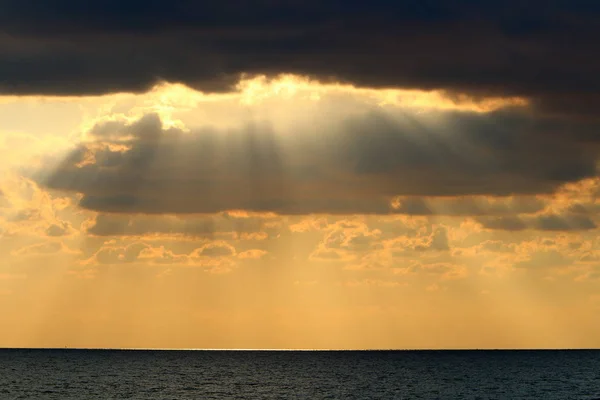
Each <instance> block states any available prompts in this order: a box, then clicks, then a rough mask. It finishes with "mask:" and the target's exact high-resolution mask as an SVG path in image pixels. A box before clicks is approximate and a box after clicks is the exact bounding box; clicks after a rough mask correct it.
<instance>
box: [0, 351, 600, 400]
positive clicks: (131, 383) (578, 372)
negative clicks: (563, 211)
mask: <svg viewBox="0 0 600 400" xmlns="http://www.w3.org/2000/svg"><path fill="white" fill-rule="evenodd" d="M275 398H277V399H281V398H298V399H542V400H553V399H561V400H564V399H600V351H591V350H579V351H577V350H573V351H280V352H279V351H138V350H136V351H131V350H124V351H119V350H21V349H19V350H17V349H13V350H11V349H5V350H0V399H275Z"/></svg>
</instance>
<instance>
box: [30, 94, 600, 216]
mask: <svg viewBox="0 0 600 400" xmlns="http://www.w3.org/2000/svg"><path fill="white" fill-rule="evenodd" d="M333 100H334V99H329V100H328V101H333ZM316 116H318V117H320V115H318V114H317V115H316ZM325 122H327V123H325ZM163 125H164V124H163V122H162V121H161V119H160V117H159V116H158V115H156V114H147V115H145V116H143V117H142V118H140V119H138V120H137V121H133V122H128V121H126V120H113V121H104V122H100V123H98V124H97V125H96V126H94V127H93V128H92V129H91V130H90V132H89V134H88V139H87V141H85V142H83V143H82V144H81V145H80V146H79V147H78V148H77V149H75V150H74V151H73V152H72V153H71V154H70V155H69V156H68V157H67V158H66V159H65V160H64V161H63V163H62V164H61V165H60V166H59V167H58V168H57V169H56V170H54V171H53V172H52V173H50V174H48V173H46V172H44V173H38V174H37V175H36V179H37V180H38V181H40V182H43V184H44V185H46V186H47V187H49V188H52V189H59V190H66V191H72V192H77V193H81V194H83V197H82V198H81V200H80V203H79V205H80V206H81V207H83V208H86V209H90V210H94V211H99V212H105V213H144V214H164V213H169V214H192V213H204V214H207V213H217V212H222V211H226V210H232V209H242V210H249V211H253V212H274V213H278V214H309V213H329V214H355V213H360V214H390V213H407V214H421V215H422V214H428V213H436V212H439V213H440V214H447V215H468V214H471V215H485V214H506V213H511V212H512V213H517V214H518V213H521V212H525V213H531V212H535V211H538V210H539V209H540V208H541V207H542V206H543V202H541V201H539V200H537V199H535V198H532V197H531V195H534V194H539V193H552V192H553V191H555V190H556V189H557V188H559V187H560V186H561V185H564V184H565V183H569V182H577V181H579V180H582V179H584V178H588V177H594V176H596V173H597V172H596V157H597V151H594V150H593V149H592V148H590V147H588V146H585V145H583V144H579V143H578V142H576V141H573V140H571V139H570V138H568V137H567V136H564V135H562V136H561V135H547V134H546V133H545V131H544V129H545V122H543V121H542V122H539V121H536V120H535V119H532V118H531V116H530V115H529V114H528V113H527V112H525V111H523V110H520V109H512V108H511V109H503V110H498V111H493V112H489V113H476V112H466V111H431V112H430V113H429V114H426V115H419V114H414V113H413V112H409V111H407V110H404V109H402V108H373V107H371V106H368V105H362V106H361V108H358V109H355V110H354V112H350V111H348V112H347V113H346V112H343V113H342V114H341V115H338V116H337V117H336V118H335V119H333V120H330V121H323V123H321V122H320V121H315V125H314V126H312V128H311V129H309V128H310V127H307V129H308V130H304V129H302V131H294V127H293V126H292V127H289V128H288V129H290V130H291V132H285V133H284V132H280V131H277V130H275V127H274V126H273V125H272V124H270V123H268V122H264V123H256V122H255V123H249V124H247V125H246V126H242V127H239V128H238V129H227V130H226V129H218V128H211V127H208V126H206V127H198V128H193V129H191V130H190V131H189V132H188V131H184V130H181V129H178V128H174V127H170V128H167V127H163ZM296 129H300V128H296ZM540 144H543V146H540ZM117 145H118V146H117ZM115 146H117V147H115ZM90 153H91V154H92V155H93V157H92V158H91V161H89V160H88V161H86V162H85V163H83V161H84V160H86V157H88V156H86V155H88V154H90ZM515 195H520V196H521V197H519V196H517V197H513V198H507V199H496V200H494V199H485V198H484V197H482V196H515ZM397 196H402V197H401V198H400V200H398V198H397ZM429 196H437V197H439V198H437V199H430V200H427V199H422V198H423V197H429ZM448 196H480V197H478V198H472V199H469V198H466V199H465V198H463V199H454V200H448V199H443V197H448ZM528 196H529V197H528ZM394 199H396V200H394ZM394 201H396V202H395V203H394ZM394 204H396V205H397V208H394V207H393V205H394Z"/></svg>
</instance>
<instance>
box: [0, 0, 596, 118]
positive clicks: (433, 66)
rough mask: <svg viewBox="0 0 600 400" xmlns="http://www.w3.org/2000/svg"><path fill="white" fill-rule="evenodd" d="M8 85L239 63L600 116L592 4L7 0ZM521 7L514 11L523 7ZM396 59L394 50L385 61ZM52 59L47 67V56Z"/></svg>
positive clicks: (121, 85)
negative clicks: (521, 99)
mask: <svg viewBox="0 0 600 400" xmlns="http://www.w3.org/2000/svg"><path fill="white" fill-rule="evenodd" d="M0 7H1V8H2V11H3V12H2V15H1V16H0V27H1V29H0V55H1V56H0V77H2V79H1V80H0V88H1V90H2V91H3V92H4V93H18V94H24V93H45V94H81V93H96V94H99V93H106V92H115V91H143V90H145V89H147V88H149V87H150V86H152V85H153V84H154V83H156V82H157V81H158V80H161V79H164V80H169V81H173V82H184V83H186V84H188V85H191V86H194V87H197V88H201V89H204V90H216V91H225V90H227V89H228V88H229V87H230V86H231V84H232V83H233V82H235V80H236V79H237V77H238V76H239V75H240V74H241V73H250V74H256V73H263V74H273V73H279V72H289V73H297V74H303V75H310V76H315V77H320V78H322V79H325V78H329V77H334V78H335V79H338V80H341V81H347V82H353V83H355V84H359V85H364V86H372V87H394V86H395V87H413V88H415V87H416V88H426V89H428V88H435V89H446V90H450V91H458V92H465V91H467V92H468V91H470V92H474V93H483V94H489V93H496V94H497V93H501V94H506V93H508V94H518V95H523V96H527V97H532V98H534V99H536V101H537V103H538V104H539V105H540V106H542V107H545V108H547V109H548V110H551V111H560V112H567V113H578V114H589V115H594V114H595V113H596V111H597V107H598V100H599V96H598V94H597V93H598V88H599V87H600V80H599V79H600V78H599V77H598V75H597V73H596V71H597V70H598V67H599V63H600V59H599V58H598V57H595V56H594V55H595V49H596V42H595V40H594V38H595V37H597V36H598V35H599V34H600V28H599V27H598V24H597V18H598V15H599V14H600V9H599V7H598V6H597V5H596V4H595V3H594V2H571V1H566V0H558V1H554V2H552V5H551V6H548V4H547V2H545V1H542V0H534V1H529V2H527V3H524V2H517V1H516V0H508V1H506V0H505V1H499V0H493V1H486V2H476V1H464V2H461V3H460V4H459V3H453V4H449V3H448V2H446V1H442V0H431V1H427V2H426V3H421V2H409V1H402V2H388V1H383V0H375V1H370V2H368V3H365V2H362V1H345V2H343V3H340V2H323V1H318V0H308V1H301V2H300V1H292V2H283V3H278V4H274V3H273V2H271V1H266V0H263V1H258V2H252V4H251V5H250V4H248V5H241V4H237V3H236V4H235V7H234V6H233V5H232V4H231V2H220V3H210V5H208V4H204V3H199V2H192V1H184V2H168V1H153V2H142V1H139V0H129V1H112V0H111V1H103V2H80V1H76V0H66V1H61V2H60V3H54V2H53V3H48V2H44V1H42V0H22V1H17V0H3V1H2V2H0ZM515 10H516V11H515ZM382 60H385V62H382ZM40 65H43V66H44V68H39V66H40Z"/></svg>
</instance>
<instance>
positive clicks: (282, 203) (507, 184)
mask: <svg viewBox="0 0 600 400" xmlns="http://www.w3.org/2000/svg"><path fill="white" fill-rule="evenodd" d="M0 9H2V10H3V11H2V13H1V14H0V254H2V257H1V258H0V322H1V325H2V329H0V347H85V348H96V347H101V348H107V347H110V348H115V347H116V348H195V349H203V348H211V349H215V348H225V349H240V348H243V349H250V348H252V349H266V348H269V349H331V348H333V349H424V348H427V349H443V348H597V347H600V318H598V316H599V315H600V235H599V230H598V226H599V224H600V176H599V175H598V171H599V166H600V164H599V159H600V157H599V156H600V152H599V150H600V136H598V132H599V128H600V114H599V112H598V111H599V110H600V95H599V94H598V93H600V74H598V73H597V71H598V70H600V58H599V57H598V56H597V43H596V42H597V41H596V38H597V37H599V36H600V5H599V4H598V3H597V2H595V1H584V0H570V1H560V0H547V1H541V0H540V1H538V0H534V1H529V2H517V1H512V0H505V1H495V0H490V1H485V2H482V1H472V0H462V1H456V2H447V1H441V0H421V1H397V2H388V1H379V0H372V1H369V2H364V1H353V0H346V1H333V0H320V1H313V0H304V1H296V0H287V1H281V2H273V1H267V0H259V1H255V2H252V3H250V2H247V3H243V4H238V3H233V2H227V1H219V2H211V1H207V2H197V1H191V0H190V1H188V0H181V1H168V2H167V1H160V0H146V1H137V0H130V1H125V0H120V1H113V0H108V1H87V2H82V1H73V0H56V1H53V2H48V1H45V0H19V1H16V0H0Z"/></svg>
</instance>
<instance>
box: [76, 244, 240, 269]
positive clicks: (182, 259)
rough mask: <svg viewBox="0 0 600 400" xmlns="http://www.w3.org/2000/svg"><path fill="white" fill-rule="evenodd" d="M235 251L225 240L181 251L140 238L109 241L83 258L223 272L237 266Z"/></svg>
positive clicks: (85, 262)
mask: <svg viewBox="0 0 600 400" xmlns="http://www.w3.org/2000/svg"><path fill="white" fill-rule="evenodd" d="M236 254H237V252H236V250H235V248H234V247H233V246H232V245H230V244H229V243H227V242H224V241H213V242H209V243H205V244H203V245H202V246H200V247H198V248H196V249H194V250H192V251H191V252H189V253H178V252H175V251H173V250H171V249H169V248H167V247H166V246H164V245H159V246H154V245H152V244H149V243H145V242H141V241H135V242H129V243H127V244H121V245H117V244H115V243H114V242H108V243H105V244H104V245H103V246H102V247H101V248H100V249H98V250H97V251H96V252H95V253H94V254H93V255H92V256H91V257H90V258H88V259H86V260H83V261H82V263H81V264H82V265H102V264H105V265H117V264H133V263H138V264H139V263H142V264H146V265H177V266H188V267H200V268H204V269H205V270H207V271H209V272H215V273H223V272H228V271H230V270H231V269H232V268H233V267H234V266H235V261H234V259H233V258H234V256H235V255H236Z"/></svg>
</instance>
